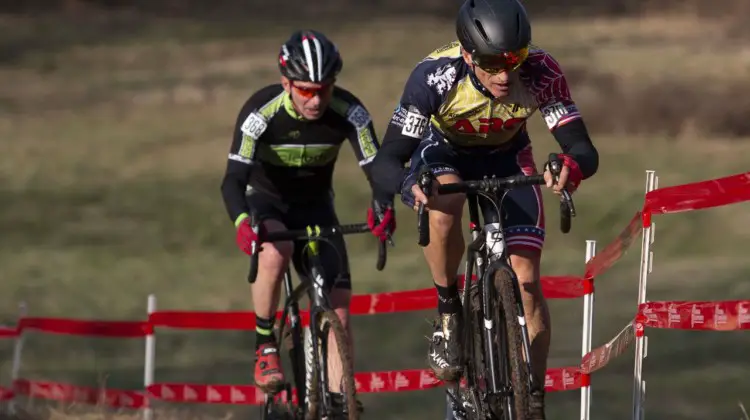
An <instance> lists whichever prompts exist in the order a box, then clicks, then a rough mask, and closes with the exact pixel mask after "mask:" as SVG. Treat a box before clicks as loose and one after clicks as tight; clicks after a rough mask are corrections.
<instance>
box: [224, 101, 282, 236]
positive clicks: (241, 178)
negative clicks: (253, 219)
mask: <svg viewBox="0 0 750 420" xmlns="http://www.w3.org/2000/svg"><path fill="white" fill-rule="evenodd" d="M276 90H277V89H276V87H275V86H271V87H268V88H265V89H263V90H260V91H258V92H257V93H256V94H255V95H253V96H252V97H250V99H248V100H247V102H245V104H244V105H243V107H242V109H241V110H240V112H239V114H238V115H237V120H236V121H235V125H234V132H233V134H232V144H231V146H230V147H229V156H228V159H227V166H226V171H225V173H224V179H223V181H222V183H221V194H222V197H223V199H224V206H225V207H226V210H227V213H228V214H229V218H230V219H231V220H232V222H233V223H234V222H236V221H237V218H238V217H239V216H240V215H242V214H243V213H247V212H248V211H249V209H248V206H247V202H246V201H245V191H246V190H247V184H248V181H250V174H251V173H252V169H253V165H254V163H255V153H256V149H257V143H258V141H259V140H260V138H261V136H262V135H263V133H264V132H265V130H266V128H267V127H268V121H267V120H266V117H265V116H263V114H262V113H261V112H260V111H259V109H260V107H262V106H263V105H264V104H265V103H267V102H268V101H269V100H270V99H271V98H273V96H274V93H278V92H276Z"/></svg>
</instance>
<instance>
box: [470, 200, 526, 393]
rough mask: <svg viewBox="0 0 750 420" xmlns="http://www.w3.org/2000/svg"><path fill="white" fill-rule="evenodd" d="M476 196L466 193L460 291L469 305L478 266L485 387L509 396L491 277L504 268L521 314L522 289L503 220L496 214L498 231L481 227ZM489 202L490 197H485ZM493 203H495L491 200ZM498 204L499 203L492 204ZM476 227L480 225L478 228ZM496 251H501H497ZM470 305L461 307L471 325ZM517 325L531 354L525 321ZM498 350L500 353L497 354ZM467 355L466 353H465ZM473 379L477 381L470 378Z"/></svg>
mask: <svg viewBox="0 0 750 420" xmlns="http://www.w3.org/2000/svg"><path fill="white" fill-rule="evenodd" d="M505 193H506V192H504V193H503V197H501V198H500V200H499V201H500V202H501V203H500V204H502V199H503V198H504V196H505ZM478 198H479V194H477V193H468V194H467V202H468V206H469V220H470V231H471V237H472V242H471V243H470V244H469V245H468V246H467V253H466V268H465V283H464V289H463V298H464V302H470V295H469V293H470V283H468V282H470V281H471V278H472V276H473V274H474V273H473V270H472V268H473V266H474V264H476V266H477V273H476V274H477V281H478V282H479V284H478V288H479V293H480V301H481V305H480V307H479V311H480V316H481V317H482V320H483V323H482V345H483V350H484V354H485V357H486V359H487V362H486V364H485V368H486V369H487V370H488V371H489V374H490V375H489V379H490V380H489V383H488V384H487V385H488V392H489V394H493V395H502V396H506V397H508V396H511V395H512V391H511V389H510V388H509V386H508V385H507V376H508V373H507V366H505V364H504V363H503V362H504V360H503V359H501V358H499V357H498V356H499V355H503V354H507V349H506V348H505V341H504V340H499V342H500V348H499V349H497V348H495V346H494V345H493V341H494V339H493V338H494V336H495V335H496V334H497V336H498V337H501V338H502V337H504V336H505V335H504V331H503V330H504V325H502V323H501V324H500V325H495V324H494V322H493V314H494V309H495V308H493V304H492V303H493V302H492V299H491V297H492V296H496V291H495V286H494V281H493V280H494V276H495V272H496V271H497V270H499V269H507V270H508V272H509V273H511V274H512V276H513V291H514V295H515V300H516V302H517V305H519V309H520V311H519V313H520V314H523V313H524V312H523V304H522V301H521V289H520V286H519V283H518V279H517V278H516V274H515V271H514V270H513V268H512V267H511V265H510V260H509V256H508V253H507V248H506V246H505V239H504V237H503V236H502V231H503V226H502V217H501V215H500V214H498V218H497V220H498V222H497V224H498V228H497V231H490V230H489V229H488V225H487V224H485V225H483V226H482V225H481V224H480V222H479V202H478ZM487 199H489V197H487ZM492 201H493V202H494V200H492ZM495 204H498V203H495ZM497 208H498V209H500V208H501V206H500V205H497ZM479 226H482V227H481V228H480V227H479ZM498 233H499V236H500V238H498V237H497V236H498V235H497V234H498ZM498 248H500V249H499V250H498ZM487 262H488V263H489V265H487V267H485V264H486V263H487ZM470 311H471V305H466V304H464V319H465V320H467V319H468V320H470V321H469V322H471V320H472V318H471V314H470ZM518 321H519V323H520V324H521V330H522V333H523V346H524V352H525V354H527V355H528V354H531V353H530V351H531V344H530V340H529V333H528V327H527V326H526V322H525V319H519V320H518ZM495 328H500V329H501V331H499V332H496V331H495ZM465 331H470V329H469V328H467V329H465ZM465 342H468V343H473V341H472V340H465ZM498 351H499V353H498ZM465 352H466V350H465ZM526 368H527V369H528V371H529V378H530V382H529V384H528V385H529V387H530V388H529V389H533V387H534V386H535V385H536V383H535V380H534V379H533V375H531V361H530V360H527V361H526ZM473 379H476V378H473Z"/></svg>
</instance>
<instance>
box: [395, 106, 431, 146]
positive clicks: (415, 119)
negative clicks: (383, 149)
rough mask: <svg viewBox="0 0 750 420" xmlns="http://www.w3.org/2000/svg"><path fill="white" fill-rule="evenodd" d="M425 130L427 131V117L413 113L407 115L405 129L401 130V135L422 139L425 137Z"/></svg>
mask: <svg viewBox="0 0 750 420" xmlns="http://www.w3.org/2000/svg"><path fill="white" fill-rule="evenodd" d="M425 129H427V117H425V116H424V115H422V114H418V113H416V112H412V111H409V112H407V113H406V118H404V127H403V128H402V129H401V134H403V135H404V136H409V137H413V138H415V139H421V138H422V136H424V132H425Z"/></svg>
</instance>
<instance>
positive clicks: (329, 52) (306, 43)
mask: <svg viewBox="0 0 750 420" xmlns="http://www.w3.org/2000/svg"><path fill="white" fill-rule="evenodd" d="M342 66H343V62H342V60H341V55H339V50H338V48H336V45H335V44H334V43H333V42H331V41H330V40H329V39H328V38H326V36H325V35H323V34H322V33H320V32H317V31H313V30H301V31H297V32H295V33H293V34H292V36H291V37H289V40H288V41H286V42H285V43H284V45H282V46H281V52H280V53H279V70H281V74H283V75H284V76H285V77H287V78H289V79H291V80H298V81H302V82H314V83H321V82H324V81H329V80H333V79H334V78H336V75H337V74H338V73H339V72H340V71H341V67H342Z"/></svg>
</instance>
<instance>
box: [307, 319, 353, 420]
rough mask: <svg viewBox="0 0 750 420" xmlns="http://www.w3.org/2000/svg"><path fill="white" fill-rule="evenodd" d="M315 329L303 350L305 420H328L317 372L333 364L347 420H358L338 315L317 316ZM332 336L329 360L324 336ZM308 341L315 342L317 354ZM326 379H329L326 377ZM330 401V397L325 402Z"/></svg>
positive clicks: (350, 365)
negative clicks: (333, 347) (337, 370)
mask: <svg viewBox="0 0 750 420" xmlns="http://www.w3.org/2000/svg"><path fill="white" fill-rule="evenodd" d="M317 319H318V326H317V328H316V329H315V331H313V330H312V326H311V330H310V336H309V339H307V340H305V341H306V347H307V346H309V348H306V349H305V354H306V355H307V357H306V367H307V380H306V385H307V393H306V394H307V399H308V400H307V415H306V416H305V419H306V420H320V419H324V418H327V417H328V413H327V411H328V410H330V407H323V395H324V394H323V393H324V392H329V391H328V389H326V387H324V386H323V384H322V383H321V382H322V381H321V372H324V371H325V372H327V369H328V364H329V363H331V362H333V363H334V365H337V366H339V367H340V369H341V372H342V375H341V391H340V392H341V393H342V394H343V395H344V403H345V407H346V412H347V417H346V418H347V419H348V420H358V419H359V411H358V407H357V400H356V395H355V394H356V385H355V383H354V372H353V369H352V359H351V356H350V354H349V344H348V340H347V336H346V331H345V330H344V326H343V325H341V320H339V317H338V315H336V313H335V312H334V311H333V310H327V311H324V312H320V313H318V316H317ZM329 335H333V339H334V340H335V341H336V347H337V348H338V351H337V352H336V354H335V355H333V354H331V357H330V359H331V360H329V357H328V355H329V349H328V337H329ZM312 339H316V340H318V344H317V345H318V353H319V354H312V353H313V351H312ZM328 380H330V378H328ZM328 400H329V401H330V398H329V399H328Z"/></svg>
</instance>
